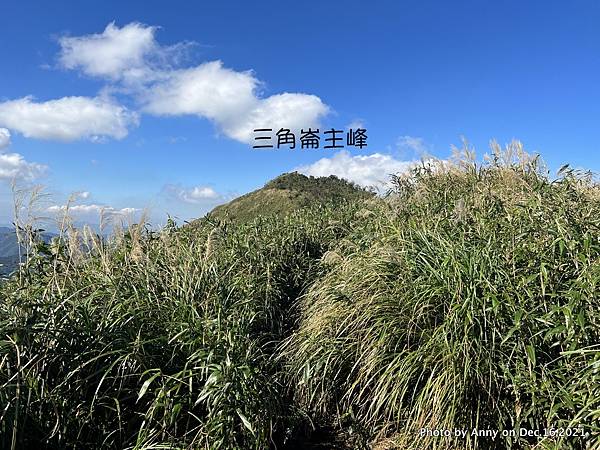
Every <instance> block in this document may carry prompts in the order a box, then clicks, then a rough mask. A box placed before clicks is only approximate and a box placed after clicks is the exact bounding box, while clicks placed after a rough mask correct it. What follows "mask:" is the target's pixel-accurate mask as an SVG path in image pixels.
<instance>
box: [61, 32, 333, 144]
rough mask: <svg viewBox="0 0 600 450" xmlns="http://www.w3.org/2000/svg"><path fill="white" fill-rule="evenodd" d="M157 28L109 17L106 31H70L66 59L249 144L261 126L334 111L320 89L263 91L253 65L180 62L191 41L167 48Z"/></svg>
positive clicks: (310, 122)
mask: <svg viewBox="0 0 600 450" xmlns="http://www.w3.org/2000/svg"><path fill="white" fill-rule="evenodd" d="M156 31H157V27H152V26H146V25H143V24H140V23H130V24H128V25H125V26H123V27H121V28H119V27H118V26H116V25H115V24H114V23H110V24H108V26H107V27H106V29H105V30H104V31H103V32H102V33H99V34H90V35H84V36H76V37H63V38H61V39H60V40H59V44H60V46H61V51H60V55H59V64H60V65H61V66H62V67H63V68H65V69H70V70H79V71H81V72H82V73H83V74H85V75H88V76H92V77H97V78H102V79H106V80H107V81H109V82H112V83H114V84H116V85H117V86H116V87H115V90H116V91H120V92H126V93H127V94H129V95H131V96H132V97H133V98H134V99H135V100H136V101H137V103H138V105H139V107H140V110H141V111H142V112H144V113H147V114H151V115H155V116H182V115H194V116H197V117H200V118H203V119H208V120H210V121H212V122H213V123H214V124H215V126H216V128H217V130H218V131H219V132H220V133H223V134H224V135H225V136H227V137H229V138H231V139H234V140H237V141H239V142H244V143H251V142H252V140H253V130H254V129H255V128H263V127H272V128H274V129H279V128H282V127H286V128H291V129H299V128H300V127H317V126H318V125H319V121H320V120H321V119H322V118H323V117H324V116H325V115H326V114H327V113H328V112H329V111H330V108H329V107H328V106H327V105H326V104H325V103H324V102H323V101H322V100H321V99H320V98H319V97H317V96H316V95H310V94H305V93H290V92H284V93H280V94H275V95H271V96H267V97H263V96H262V95H260V93H259V87H261V86H262V85H263V83H262V82H261V81H260V80H258V79H257V78H256V77H255V76H254V74H253V72H252V71H251V70H246V71H236V70H233V69H230V68H226V67H224V64H223V62H222V61H219V60H217V61H207V62H204V63H201V64H199V65H196V66H192V67H186V68H174V67H175V66H177V64H178V63H179V61H180V60H181V59H183V56H182V54H183V53H184V52H185V49H186V48H187V47H188V46H189V45H188V44H189V43H185V42H183V43H178V44H175V45H173V46H161V45H160V44H159V43H158V42H157V41H156V39H155V33H156ZM109 136H110V135H109Z"/></svg>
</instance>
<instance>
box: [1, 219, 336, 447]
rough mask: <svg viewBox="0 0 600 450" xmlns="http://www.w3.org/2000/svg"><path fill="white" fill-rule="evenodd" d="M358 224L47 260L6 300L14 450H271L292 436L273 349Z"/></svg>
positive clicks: (236, 232)
mask: <svg viewBox="0 0 600 450" xmlns="http://www.w3.org/2000/svg"><path fill="white" fill-rule="evenodd" d="M344 215H346V216H347V215H348V214H346V213H345V212H342V213H334V212H332V211H327V210H317V211H315V212H313V213H312V215H311V214H310V213H309V215H306V214H305V215H303V216H302V217H295V216H291V217H288V218H284V219H258V220H257V221H255V222H254V223H253V224H250V225H247V226H240V227H235V226H233V225H232V224H226V223H219V222H217V223H213V222H212V221H211V220H210V219H207V220H205V221H204V222H202V223H201V224H200V225H196V226H195V227H193V228H192V227H188V228H184V229H176V228H175V227H174V226H172V225H171V226H169V227H167V228H166V229H164V230H162V232H160V233H155V232H151V231H148V230H145V229H144V228H143V226H133V227H130V228H129V229H128V230H127V231H126V232H125V233H123V234H122V235H117V236H116V239H113V240H112V241H107V240H106V239H103V238H102V237H100V236H94V235H90V234H89V233H88V235H87V239H83V238H82V237H81V236H79V237H78V238H77V245H76V247H77V248H78V249H80V250H81V251H83V252H84V256H83V257H78V258H75V257H74V252H73V251H72V247H73V246H70V245H67V244H68V242H71V241H72V240H73V239H75V238H74V237H73V235H71V240H69V241H66V242H65V241H59V242H55V243H53V244H52V245H49V246H44V245H43V244H40V245H39V246H38V249H37V250H38V257H35V258H31V259H30V260H29V263H28V265H27V266H26V267H24V268H23V269H22V275H23V276H22V277H20V278H19V277H15V278H13V279H12V280H11V281H10V282H9V283H8V284H7V285H5V286H3V287H2V290H1V294H0V295H1V297H0V299H1V300H0V310H1V311H0V317H1V319H0V330H1V331H0V336H1V337H0V405H3V406H2V409H3V410H2V411H1V412H0V414H1V416H0V442H1V444H0V446H1V447H2V448H24V447H31V448H37V446H38V445H40V443H45V445H46V446H47V447H48V448H78V449H79V448H99V447H102V448H136V449H141V448H204V447H206V448H209V447H210V448H256V449H262V448H266V447H268V446H269V445H271V442H274V441H276V440H278V441H280V442H282V441H283V440H285V437H286V430H288V428H289V427H288V425H287V423H286V421H287V417H288V416H290V417H291V416H292V415H293V414H295V413H294V411H293V410H292V409H291V408H290V407H289V406H288V405H287V404H286V403H285V402H284V400H285V399H284V397H283V396H282V394H283V393H284V391H285V390H284V389H282V388H281V385H280V381H279V378H278V368H277V365H276V363H275V362H274V360H273V359H272V358H270V356H271V354H272V353H273V351H274V350H273V349H274V347H275V345H276V344H277V342H279V340H280V339H281V337H282V335H283V333H285V332H286V330H287V329H288V328H289V323H288V322H289V321H290V317H289V315H288V314H287V313H286V309H287V308H288V305H289V304H290V303H291V302H292V301H294V300H295V298H296V297H297V296H298V295H300V293H301V292H302V291H303V289H304V288H305V286H306V285H307V284H308V283H309V282H310V281H311V277H312V276H313V274H314V273H315V274H316V270H315V269H316V265H317V263H318V260H319V257H320V255H321V254H322V253H323V252H324V251H325V250H326V249H327V247H328V245H329V243H330V242H333V241H334V240H336V239H337V237H338V236H339V235H341V234H343V233H345V232H346V229H345V226H347V225H346V224H347V222H348V220H347V219H345V218H344Z"/></svg>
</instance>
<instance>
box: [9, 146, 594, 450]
mask: <svg viewBox="0 0 600 450" xmlns="http://www.w3.org/2000/svg"><path fill="white" fill-rule="evenodd" d="M511 149H512V150H516V151H518V152H519V154H518V155H517V156H515V155H511V154H510V153H500V152H497V153H496V154H495V155H494V156H493V157H492V158H491V159H490V160H489V161H488V162H486V163H485V164H476V163H474V162H473V161H472V160H469V159H468V158H463V159H459V160H456V161H454V162H453V163H444V164H441V163H440V164H429V165H425V166H422V167H418V168H415V169H414V170H413V171H412V172H411V173H409V174H406V175H403V176H398V177H394V178H393V184H394V194H393V195H391V196H389V197H388V198H387V199H386V200H385V201H375V202H374V201H370V200H364V199H361V196H359V197H358V198H356V199H354V200H353V201H351V202H345V204H344V205H343V206H322V205H318V204H316V205H313V206H312V207H310V208H305V209H301V210H296V211H294V212H292V213H291V214H288V215H272V214H271V215H269V216H268V217H257V218H255V219H254V220H250V221H247V222H244V221H242V222H241V223H237V222H232V221H223V220H220V219H219V218H216V217H214V216H209V217H207V218H205V219H203V220H200V221H198V222H196V226H195V227H183V228H176V227H175V226H173V225H172V224H171V225H169V226H168V227H166V228H165V229H164V230H162V231H161V232H158V233H156V232H151V231H148V230H146V229H145V228H144V227H143V226H136V227H133V228H131V229H129V230H127V232H125V233H123V234H119V235H116V236H114V237H113V238H112V239H111V240H105V239H101V238H100V237H99V236H95V235H93V234H91V233H89V232H86V233H83V234H80V235H75V234H74V233H70V235H71V236H72V238H73V239H75V240H76V242H77V245H69V241H63V242H62V244H61V243H55V244H54V245H52V246H50V245H47V244H39V245H38V249H37V251H38V256H36V257H34V258H32V259H31V260H30V261H29V262H28V264H27V266H26V267H24V268H23V269H22V270H21V272H20V273H19V274H18V276H17V277H14V278H13V279H11V281H10V282H8V283H5V284H3V285H0V405H2V412H1V413H0V447H1V448H7V449H11V448H51V449H59V448H60V449H64V448H73V449H75V448H77V449H86V448H89V449H95V448H113V449H122V448H130V449H151V448H152V449H157V448H177V449H184V448H185V449H188V448H190V449H191V448H194V449H196V448H207V449H208V448H210V449H256V450H258V449H261V450H262V449H267V448H273V449H274V448H278V449H294V448H302V449H304V448H348V449H350V448H353V449H357V448H376V449H414V450H417V449H419V450H420V449H448V450H450V449H508V448H518V449H521V448H522V449H534V448H536V449H537V448H544V449H556V450H559V449H584V448H598V447H599V446H600V433H599V431H600V422H599V420H600V372H599V371H598V364H599V362H600V347H599V344H600V299H599V297H598V292H599V284H600V239H599V236H600V190H599V188H598V185H596V184H594V183H593V182H592V181H591V179H590V177H588V176H587V175H586V174H583V173H578V172H574V171H570V170H568V169H567V170H564V171H563V172H562V174H561V175H560V176H559V177H558V178H557V179H552V178H550V177H548V175H547V173H546V172H545V171H544V169H543V167H542V166H540V164H539V161H538V160H537V159H532V158H529V157H528V156H527V155H526V154H523V153H520V147H519V146H518V145H516V144H515V145H514V146H513V147H511ZM303 182H304V181H303ZM284 185H287V182H286V183H284ZM81 243H83V246H82V245H81ZM560 428H562V429H569V430H571V431H569V432H568V433H567V432H564V431H563V432H559V431H557V430H558V429H560ZM424 429H430V430H440V429H451V430H455V429H459V430H467V431H468V434H467V436H465V437H456V436H451V437H435V436H430V435H427V433H425V434H422V430H424ZM473 429H475V430H488V429H489V430H499V432H500V433H504V434H505V435H504V436H502V437H498V438H496V439H491V438H489V437H483V436H481V437H479V436H475V435H473V434H471V431H472V430H473ZM521 429H526V430H532V431H533V430H537V433H538V435H529V436H528V435H525V436H523V435H521V433H520V430H521ZM540 430H541V434H539V433H540ZM544 430H546V431H545V432H544ZM553 430H554V431H553ZM573 433H575V434H577V436H571V434H573ZM317 444H320V446H316V445H317ZM313 445H315V446H314V447H311V446H313Z"/></svg>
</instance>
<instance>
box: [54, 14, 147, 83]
mask: <svg viewBox="0 0 600 450" xmlns="http://www.w3.org/2000/svg"><path fill="white" fill-rule="evenodd" d="M155 31H156V28H155V27H148V26H145V25H142V24H139V23H130V24H128V25H125V26H124V27H123V28H119V27H117V26H115V24H114V22H112V23H109V24H108V25H107V27H106V28H105V30H104V31H103V32H102V33H99V34H90V35H86V36H80V37H68V36H67V37H62V38H60V39H59V43H60V46H61V53H60V55H59V62H60V64H61V65H62V66H63V67H65V68H67V69H80V70H81V71H82V72H83V73H85V74H86V75H90V76H97V77H108V78H113V79H117V78H121V77H123V76H126V75H129V76H135V74H136V73H139V72H140V71H141V72H145V71H146V60H145V57H146V55H148V54H149V53H151V52H153V51H156V49H157V44H156V41H155V40H154V32H155Z"/></svg>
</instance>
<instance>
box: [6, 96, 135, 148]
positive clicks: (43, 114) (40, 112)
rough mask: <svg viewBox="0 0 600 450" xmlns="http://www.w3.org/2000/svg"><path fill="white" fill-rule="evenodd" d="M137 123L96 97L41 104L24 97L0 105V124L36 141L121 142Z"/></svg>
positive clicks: (129, 114) (130, 115) (132, 115)
mask: <svg viewBox="0 0 600 450" xmlns="http://www.w3.org/2000/svg"><path fill="white" fill-rule="evenodd" d="M138 122H139V120H138V115H137V114H136V113H134V112H131V111H129V110H128V109H127V108H125V107H123V106H120V105H118V104H116V103H114V102H112V101H111V100H108V99H104V98H99V97H96V98H89V97H63V98H60V99H58V100H49V101H47V102H40V103H36V102H35V101H33V99H32V98H31V97H24V98H21V99H17V100H10V101H6V102H3V103H0V125H2V126H5V127H7V128H9V129H11V130H16V131H18V132H20V133H22V134H23V135H24V136H25V137H30V138H36V139H49V140H59V141H74V140H77V139H82V138H87V139H91V140H98V139H101V138H105V137H112V138H115V139H122V138H124V137H125V136H127V133H128V127H129V126H135V125H137V124H138Z"/></svg>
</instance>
